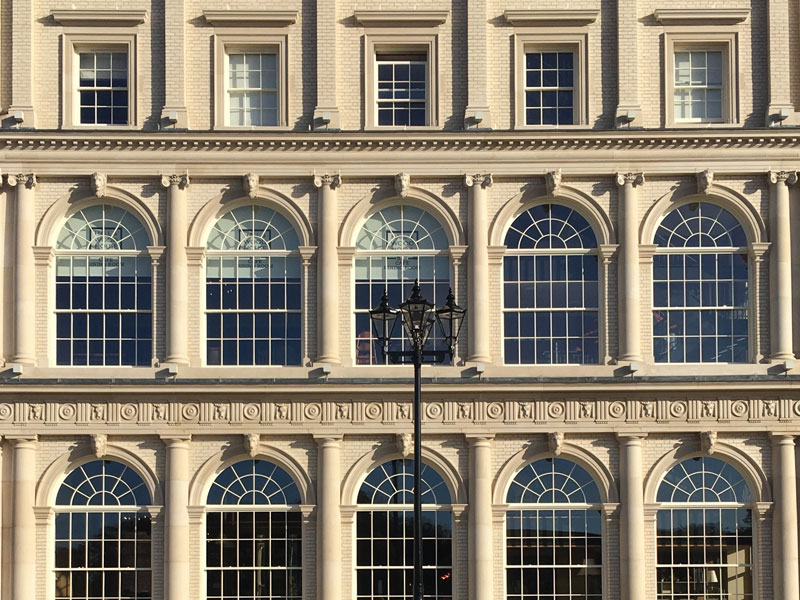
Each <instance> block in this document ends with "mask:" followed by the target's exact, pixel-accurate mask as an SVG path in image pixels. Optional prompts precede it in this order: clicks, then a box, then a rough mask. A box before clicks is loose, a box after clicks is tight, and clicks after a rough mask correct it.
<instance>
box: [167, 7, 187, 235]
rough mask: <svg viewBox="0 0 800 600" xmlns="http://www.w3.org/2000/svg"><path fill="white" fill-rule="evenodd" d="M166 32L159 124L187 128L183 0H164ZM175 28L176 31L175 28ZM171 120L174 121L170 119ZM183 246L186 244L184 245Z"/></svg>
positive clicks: (184, 8) (184, 9)
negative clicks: (160, 121)
mask: <svg viewBox="0 0 800 600" xmlns="http://www.w3.org/2000/svg"><path fill="white" fill-rule="evenodd" d="M164 22H165V23H166V29H167V31H168V32H169V33H168V34H167V39H166V40H165V41H166V43H165V44H164V94H165V98H164V108H163V110H162V111H161V120H162V124H163V125H164V126H166V127H174V128H175V129H188V128H189V114H188V112H187V110H186V7H185V0H165V1H164ZM176 30H177V31H176ZM173 119H174V121H173ZM184 245H185V244H184Z"/></svg>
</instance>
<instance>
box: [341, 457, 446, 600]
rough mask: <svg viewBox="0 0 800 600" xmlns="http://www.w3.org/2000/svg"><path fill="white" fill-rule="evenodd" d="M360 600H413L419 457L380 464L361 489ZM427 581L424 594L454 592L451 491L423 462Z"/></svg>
mask: <svg viewBox="0 0 800 600" xmlns="http://www.w3.org/2000/svg"><path fill="white" fill-rule="evenodd" d="M357 501H358V514H357V516H356V598H357V599H358V600H362V599H363V600H367V599H370V600H372V599H375V600H377V599H378V598H396V599H398V600H400V599H406V600H409V599H410V598H412V596H413V584H414V569H413V567H414V557H413V556H414V555H413V548H414V510H413V503H414V461H412V460H408V459H397V460H390V461H387V462H385V463H383V464H381V465H378V466H377V467H375V468H374V469H373V470H372V471H371V472H370V473H369V475H367V478H366V479H365V480H364V483H363V484H362V485H361V489H359V491H358V500H357ZM422 504H423V507H422V579H423V585H424V592H425V598H426V599H431V600H450V599H451V598H452V596H453V513H452V511H451V510H450V491H449V490H448V489H447V486H446V485H445V483H444V480H443V479H442V477H441V475H439V474H438V473H437V472H436V471H435V470H434V469H433V468H432V467H429V466H428V465H424V464H423V465H422Z"/></svg>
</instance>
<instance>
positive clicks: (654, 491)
mask: <svg viewBox="0 0 800 600" xmlns="http://www.w3.org/2000/svg"><path fill="white" fill-rule="evenodd" d="M698 456H713V457H714V458H719V459H720V460H722V461H725V462H727V463H730V465H731V466H732V467H733V468H735V469H736V470H737V471H739V473H740V474H741V475H742V477H744V480H745V482H746V483H747V486H748V487H749V488H750V492H751V493H752V494H753V501H754V502H772V489H771V488H770V485H769V481H768V480H767V477H766V474H765V473H764V471H763V470H762V469H761V467H759V466H758V464H756V462H755V461H754V460H753V459H752V458H751V457H750V456H748V455H747V454H745V453H743V452H742V451H741V450H739V449H738V448H737V447H736V446H734V445H732V444H726V443H724V442H719V441H718V442H717V443H716V444H714V454H713V455H709V454H708V453H707V452H703V451H702V449H701V448H700V441H699V440H697V441H691V442H685V443H683V444H681V445H680V446H679V447H678V448H676V449H675V450H671V451H670V452H667V453H666V454H664V455H663V456H662V457H661V458H659V459H658V460H657V461H656V462H655V464H653V466H652V467H651V468H650V470H649V471H648V473H647V475H646V476H645V481H644V501H645V503H646V504H647V503H649V504H655V503H656V498H657V495H658V488H659V486H660V485H661V482H662V481H663V479H664V477H665V476H666V474H667V473H668V472H669V471H670V469H672V467H674V466H676V465H678V464H680V463H682V462H683V461H685V460H688V459H690V458H695V457H698Z"/></svg>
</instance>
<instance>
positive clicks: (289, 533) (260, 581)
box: [206, 460, 303, 600]
mask: <svg viewBox="0 0 800 600" xmlns="http://www.w3.org/2000/svg"><path fill="white" fill-rule="evenodd" d="M207 504H208V512H207V513H206V598H207V599H208V600H241V599H245V598H251V599H253V598H270V599H274V600H279V599H284V600H289V599H296V600H299V599H300V598H302V595H303V593H302V556H303V554H302V515H301V513H300V511H299V505H300V492H299V490H298V489H297V484H296V483H295V482H294V480H293V479H292V477H291V476H290V475H289V474H288V473H287V472H286V471H285V470H284V469H282V468H280V467H279V466H277V465H275V464H273V463H271V462H268V461H266V460H243V461H240V462H237V463H235V464H233V465H231V466H229V467H228V468H226V469H225V470H223V471H222V472H221V473H220V474H219V475H218V476H217V478H216V479H215V480H214V483H213V484H211V489H210V490H209V492H208V498H207Z"/></svg>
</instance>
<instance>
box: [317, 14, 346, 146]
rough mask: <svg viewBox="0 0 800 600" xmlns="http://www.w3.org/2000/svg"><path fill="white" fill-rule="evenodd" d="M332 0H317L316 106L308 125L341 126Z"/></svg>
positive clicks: (329, 128)
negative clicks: (311, 120)
mask: <svg viewBox="0 0 800 600" xmlns="http://www.w3.org/2000/svg"><path fill="white" fill-rule="evenodd" d="M336 5H337V2H336V0H317V6H316V18H317V71H316V73H317V106H316V107H315V108H314V121H313V123H312V127H313V128H314V129H322V130H338V129H341V121H340V118H339V103H338V100H337V93H336V84H337V77H336V46H337V44H336V32H337V29H338V27H337V23H338V21H337V19H336Z"/></svg>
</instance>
